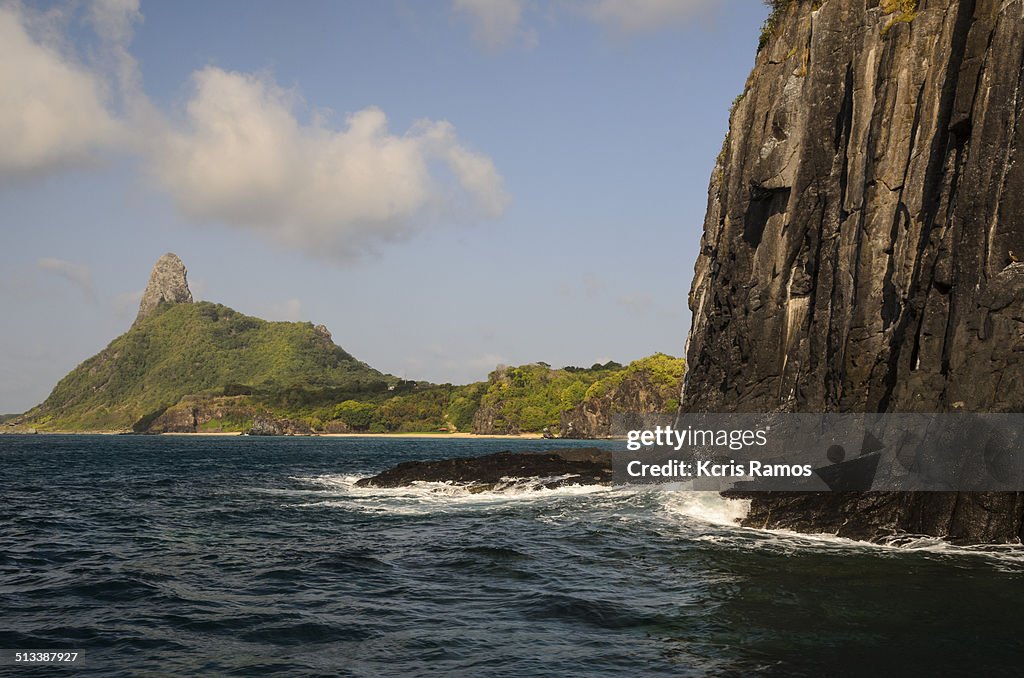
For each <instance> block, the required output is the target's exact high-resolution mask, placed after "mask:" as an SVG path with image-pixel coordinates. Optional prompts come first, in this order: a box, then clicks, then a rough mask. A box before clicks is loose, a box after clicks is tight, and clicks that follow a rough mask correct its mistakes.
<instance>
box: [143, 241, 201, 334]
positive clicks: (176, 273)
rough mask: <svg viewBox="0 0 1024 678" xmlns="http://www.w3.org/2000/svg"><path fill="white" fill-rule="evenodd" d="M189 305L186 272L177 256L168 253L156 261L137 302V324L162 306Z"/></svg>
mask: <svg viewBox="0 0 1024 678" xmlns="http://www.w3.org/2000/svg"><path fill="white" fill-rule="evenodd" d="M162 303H165V304H191V303H192V292H190V291H189V289H188V271H187V270H186V269H185V264H184V263H182V261H181V259H179V258H178V255H177V254H174V253H173V252H168V253H167V254H165V255H163V256H162V257H160V258H159V259H157V260H156V264H155V265H154V266H153V272H152V273H150V274H149V284H148V285H146V291H145V292H143V293H142V301H141V302H139V315H138V316H136V318H135V322H139V321H140V320H142V319H143V318H145V317H146V316H148V315H149V314H150V313H152V312H153V311H154V310H156V308H157V307H158V306H159V305H160V304H162Z"/></svg>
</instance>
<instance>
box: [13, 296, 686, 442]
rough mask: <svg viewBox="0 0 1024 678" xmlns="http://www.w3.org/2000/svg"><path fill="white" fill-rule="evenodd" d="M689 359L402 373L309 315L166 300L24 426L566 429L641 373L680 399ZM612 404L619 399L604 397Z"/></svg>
mask: <svg viewBox="0 0 1024 678" xmlns="http://www.w3.org/2000/svg"><path fill="white" fill-rule="evenodd" d="M683 370H684V365H683V361H682V360H681V359H678V358H672V357H670V356H666V355H663V354H656V355H654V356H650V357H648V358H644V359H642V360H638V361H635V362H633V363H631V364H630V365H628V366H625V367H623V366H622V365H620V364H618V363H614V362H608V363H605V364H596V365H593V366H592V367H589V368H581V367H565V368H561V369H553V368H551V367H550V366H549V365H547V364H544V363H535V364H531V365H522V366H519V367H498V368H497V369H496V370H494V371H493V372H492V373H491V374H490V375H489V378H488V380H487V381H485V382H476V383H472V384H467V385H464V386H454V385H452V384H429V383H426V382H412V381H404V380H400V379H397V378H395V377H393V376H390V375H386V374H383V373H381V372H379V371H377V370H375V369H372V368H371V367H369V366H368V365H366V364H365V363H362V362H359V361H358V360H356V359H355V358H353V357H352V356H351V355H349V354H348V353H347V352H345V351H344V350H343V349H342V348H340V347H339V346H337V345H336V344H334V342H333V341H332V339H331V336H330V334H329V333H328V332H327V330H326V329H324V328H317V327H314V326H313V325H312V324H310V323H288V322H268V321H265V320H260V319H259V318H253V317H250V316H246V315H243V314H241V313H238V312H237V311H233V310H231V309H230V308H227V307H225V306H221V305H218V304H212V303H207V302H200V303H195V304H191V303H188V304H164V305H161V306H160V307H159V308H157V309H156V310H155V311H154V312H153V313H152V314H150V315H148V316H146V317H144V318H142V319H140V320H139V321H138V322H136V324H135V325H133V326H132V327H131V329H129V330H128V331H127V332H126V333H124V334H123V335H121V336H120V337H118V338H117V339H115V340H114V341H112V342H111V343H110V345H109V346H107V347H106V348H105V349H103V350H102V351H101V352H100V353H98V354H97V355H95V356H93V357H92V358H89V359H88V360H86V361H85V362H83V363H82V364H81V365H79V366H78V367H77V368H75V369H74V370H72V371H71V373H69V374H68V375H67V376H66V377H64V378H63V379H61V381H60V382H59V383H58V384H57V386H56V387H55V388H54V389H53V392H52V393H51V394H50V396H49V397H48V398H47V399H46V400H45V401H44V402H43V403H42V404H41V405H39V406H38V407H36V408H34V409H32V410H30V411H29V412H27V413H26V414H25V415H23V416H22V417H19V418H17V420H16V423H17V424H18V425H19V426H21V427H23V428H36V429H39V430H43V431H96V430H135V431H140V432H141V431H154V432H160V431H184V430H192V431H246V430H249V429H250V428H252V427H253V425H254V423H255V422H256V421H257V420H258V419H263V420H270V421H274V422H277V424H276V425H280V428H281V429H282V430H284V431H288V432H344V431H352V432H370V433H390V432H427V431H431V432H434V431H473V432H477V433H520V432H540V431H543V430H545V429H549V430H551V431H552V432H557V431H558V430H559V427H560V424H561V423H562V417H563V414H565V413H567V412H570V411H572V410H573V409H574V408H577V407H579V406H581V404H583V403H586V402H596V401H598V400H600V399H602V398H605V399H607V398H608V397H609V394H612V396H614V394H615V393H616V389H618V388H619V387H620V385H622V384H623V383H624V382H625V381H627V380H630V379H633V380H634V381H635V377H636V375H641V376H642V380H641V381H642V383H643V385H644V388H648V389H649V390H653V391H655V392H658V391H659V390H661V391H664V393H661V394H660V395H658V394H657V393H656V394H655V401H656V402H658V403H662V404H664V403H667V404H668V406H669V407H672V408H674V407H675V406H676V405H677V404H678V401H677V400H676V399H675V398H676V396H677V395H678V390H679V386H680V384H681V381H682V375H683ZM603 409H604V410H608V407H606V406H603Z"/></svg>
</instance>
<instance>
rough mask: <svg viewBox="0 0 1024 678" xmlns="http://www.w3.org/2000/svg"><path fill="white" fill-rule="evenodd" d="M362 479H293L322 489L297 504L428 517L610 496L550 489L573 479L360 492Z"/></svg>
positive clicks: (599, 490) (603, 489)
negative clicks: (487, 485)
mask: <svg viewBox="0 0 1024 678" xmlns="http://www.w3.org/2000/svg"><path fill="white" fill-rule="evenodd" d="M362 478H363V476H358V475H331V474H328V475H320V476H308V477H293V478H291V480H294V481H296V482H300V483H304V484H306V485H311V486H313V487H316V488H318V489H317V490H309V489H306V490H299V491H298V492H297V493H296V494H300V495H302V496H304V497H307V498H310V499H312V498H313V497H312V496H311V495H313V496H315V497H316V500H314V501H305V502H302V503H297V504H293V505H292V506H294V507H296V508H314V507H338V508H346V509H350V510H356V511H360V512H365V513H378V514H393V515H423V514H428V513H439V512H448V511H452V510H463V509H484V510H486V509H500V508H504V507H506V506H509V505H515V504H520V503H523V502H537V501H541V502H543V501H552V500H558V499H563V498H568V497H578V496H585V495H593V494H607V493H610V492H613V491H614V488H612V487H610V486H606V485H576V484H569V485H562V486H560V487H557V488H554V489H550V488H547V487H545V485H546V484H548V483H551V482H555V481H561V480H567V479H571V478H572V476H571V475H567V476H552V477H548V478H508V479H506V480H505V481H504V482H502V483H500V484H499V485H497V486H495V487H493V488H490V489H486V490H482V491H481V490H480V488H479V487H474V486H472V485H460V484H456V483H451V482H414V483H412V484H411V485H407V486H404V487H396V488H382V487H360V486H358V485H356V481H358V480H360V479H362Z"/></svg>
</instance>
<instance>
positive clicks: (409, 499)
mask: <svg viewBox="0 0 1024 678" xmlns="http://www.w3.org/2000/svg"><path fill="white" fill-rule="evenodd" d="M363 477H364V476H359V475H335V474H327V475H319V476H305V477H292V478H291V480H293V481H296V482H299V483H301V484H303V485H306V488H304V489H297V490H289V491H283V492H282V493H283V494H286V493H289V492H290V493H291V494H292V496H294V497H295V498H296V499H299V498H301V499H302V501H299V502H296V503H294V504H290V506H291V507H294V508H299V509H312V508H339V509H344V510H348V511H355V512H359V513H364V514H377V515H388V516H422V515H429V514H436V513H450V512H461V511H467V510H469V511H499V510H506V509H514V508H516V507H517V506H523V505H526V504H529V503H549V504H559V503H564V502H565V501H566V500H584V502H585V503H583V504H579V503H577V502H574V503H573V504H572V505H568V504H566V505H565V506H560V507H559V508H563V509H568V512H565V511H563V512H562V513H556V514H550V513H549V514H548V515H547V516H544V517H541V516H538V518H540V519H550V518H552V517H556V518H557V517H559V516H562V517H565V518H568V517H569V514H576V517H578V518H582V517H583V516H582V515H580V514H581V513H582V512H584V511H586V512H587V514H588V516H587V517H589V518H593V519H594V520H596V521H600V520H602V519H614V520H623V519H626V517H625V516H624V515H623V510H624V509H626V508H628V509H629V510H630V511H631V515H630V520H636V519H640V520H642V521H645V522H646V521H649V520H652V519H653V520H654V521H655V522H657V521H666V520H667V521H668V522H669V523H672V524H675V525H676V526H677V527H681V528H683V530H684V532H683V535H684V536H685V537H686V538H689V539H693V540H694V541H696V542H698V543H704V544H707V545H714V546H717V547H726V548H730V549H741V550H751V549H753V550H766V551H770V552H778V553H787V554H790V553H791V554H796V553H811V552H816V553H822V554H827V553H839V552H849V551H851V550H855V551H860V552H863V553H866V554H870V553H874V554H879V555H900V554H928V555H935V556H941V557H972V558H983V559H985V560H987V561H989V562H990V563H992V564H993V565H995V566H996V567H999V568H1007V569H1012V570H1013V571H1019V570H1020V569H1022V568H1024V546H1021V545H1020V544H1004V545H977V546H959V545H956V544H953V543H950V542H949V541H946V540H944V539H941V538H938V537H930V536H926V535H913V534H899V535H892V536H890V537H886V538H883V539H881V540H879V541H876V542H865V541H858V540H854V539H848V538H845V537H839V536H837V535H834V534H807V533H802V532H794V531H791V530H772V529H762V528H753V527H744V526H741V525H740V523H741V522H742V520H743V519H744V518H745V517H746V515H747V513H748V511H749V509H750V500H748V499H734V498H726V497H723V496H721V495H720V494H718V493H717V492H707V491H695V490H685V489H679V486H678V485H664V486H653V487H652V486H649V485H648V486H642V487H641V486H606V485H563V486H561V487H557V488H554V489H549V488H546V487H544V485H545V484H546V483H549V482H551V481H553V480H562V479H566V478H567V476H562V477H551V478H509V479H507V480H506V481H505V482H503V483H501V484H500V485H498V486H495V487H494V488H490V489H487V490H484V491H480V490H479V489H478V488H474V487H473V486H470V485H460V484H456V483H451V482H416V483H413V484H412V485H409V486H405V487H399V488H379V487H359V486H357V485H356V481H358V480H360V479H361V478H363ZM588 509H589V510H588ZM638 513H639V515H638Z"/></svg>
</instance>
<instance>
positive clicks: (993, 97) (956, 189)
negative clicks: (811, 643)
mask: <svg viewBox="0 0 1024 678" xmlns="http://www.w3.org/2000/svg"><path fill="white" fill-rule="evenodd" d="M775 4H776V6H777V7H778V9H777V10H776V14H775V15H774V18H773V21H772V22H771V25H772V28H771V32H770V35H768V36H766V37H767V40H766V42H765V43H764V46H763V47H762V49H761V50H760V52H759V53H758V55H757V60H756V63H755V67H754V70H753V72H752V73H751V75H750V77H749V79H748V81H747V86H746V91H745V92H744V93H743V94H742V98H740V99H739V100H738V102H737V104H736V106H735V107H734V110H733V112H732V115H731V119H730V132H729V136H728V137H727V139H726V142H725V144H724V147H723V149H722V154H721V156H720V158H719V161H718V163H717V164H716V167H715V169H714V172H713V175H712V180H711V186H710V190H709V201H708V211H707V216H706V218H705V223H704V235H703V238H702V241H701V253H700V256H699V258H698V261H697V264H696V269H695V273H696V274H695V277H694V282H693V287H692V290H691V294H690V308H691V310H692V311H693V325H692V330H691V333H690V337H689V346H688V354H687V359H688V365H689V373H688V375H687V378H686V383H685V387H684V392H683V399H682V407H683V409H684V410H690V411H708V412H737V411H748V412H756V411H802V412H842V411H869V412H946V411H957V410H962V411H973V412H1021V411H1024V264H1020V263H1017V258H1018V256H1019V255H1020V254H1021V253H1024V163H1022V162H1021V160H1020V159H1019V158H1017V157H1016V154H1017V152H1018V151H1021V152H1024V120H1022V118H1024V0H974V1H971V0H919V1H917V2H915V1H913V0H881V1H880V2H879V0H867V2H865V0H824V2H821V1H820V0H789V1H788V2H787V1H785V0H779V1H778V2H776V3H775ZM1022 511H1024V501H1022V498H1021V497H1020V496H1018V495H980V494H963V495H956V494H937V493H932V494H922V495H906V494H902V495H901V494H896V495H877V494H876V495H858V494H852V495H831V496H827V497H826V496H808V495H755V496H754V497H753V505H752V509H751V513H750V515H749V516H748V519H747V520H748V523H750V524H755V525H763V526H782V527H793V528H796V529H804V530H809V531H816V530H828V531H833V532H838V533H840V534H846V535H848V536H854V537H858V538H872V537H876V536H880V535H881V534H883V533H886V532H890V533H891V532H901V531H905V532H915V533H926V534H931V535H938V536H943V537H948V538H950V539H954V540H957V541H962V542H987V541H1010V540H1015V539H1018V538H1020V537H1021V536H1022V518H1024V513H1022Z"/></svg>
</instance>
